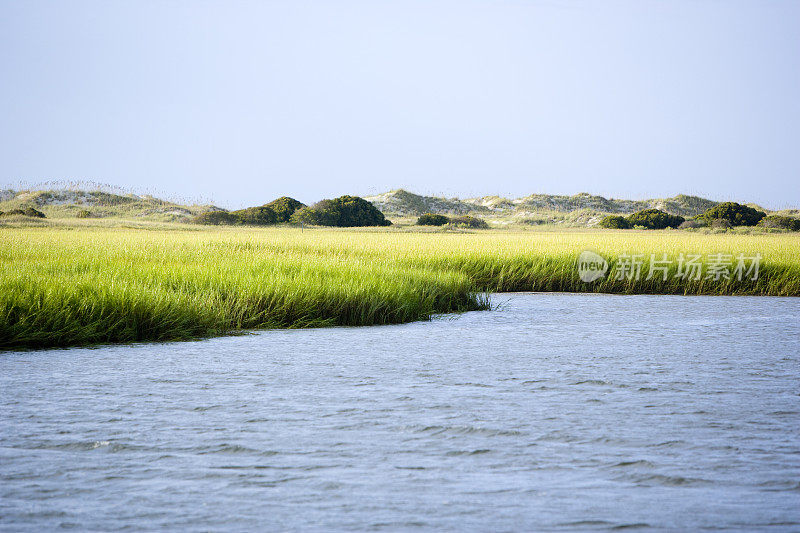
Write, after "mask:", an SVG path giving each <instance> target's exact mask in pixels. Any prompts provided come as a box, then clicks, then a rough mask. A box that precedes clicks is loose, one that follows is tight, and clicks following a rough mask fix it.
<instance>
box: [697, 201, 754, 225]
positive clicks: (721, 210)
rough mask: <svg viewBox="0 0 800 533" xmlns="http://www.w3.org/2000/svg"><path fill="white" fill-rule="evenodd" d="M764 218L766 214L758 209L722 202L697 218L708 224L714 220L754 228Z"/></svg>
mask: <svg viewBox="0 0 800 533" xmlns="http://www.w3.org/2000/svg"><path fill="white" fill-rule="evenodd" d="M765 216H767V214H766V213H764V212H763V211H759V210H758V209H753V208H752V207H748V206H746V205H742V204H737V203H736V202H723V203H721V204H719V205H715V206H714V207H712V208H711V209H709V210H707V211H706V212H705V213H703V214H702V215H699V217H698V218H703V219H704V220H705V221H706V222H708V223H712V222H713V221H714V220H727V221H728V222H729V223H730V225H731V226H755V225H756V224H758V222H759V221H760V220H761V219H762V218H764V217H765ZM712 226H713V224H712Z"/></svg>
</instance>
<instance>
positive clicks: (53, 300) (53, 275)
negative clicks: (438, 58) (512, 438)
mask: <svg viewBox="0 0 800 533" xmlns="http://www.w3.org/2000/svg"><path fill="white" fill-rule="evenodd" d="M585 249H590V250H594V251H596V252H598V253H600V254H601V255H602V256H603V257H605V258H606V259H608V261H609V263H610V268H609V272H608V274H607V275H606V276H605V277H604V278H601V279H599V280H597V281H594V282H592V283H585V282H583V281H581V280H580V279H579V277H578V272H577V268H576V259H577V257H578V255H579V254H580V252H581V251H582V250H585ZM719 253H721V254H723V256H722V259H723V260H728V259H730V265H729V266H726V267H725V268H726V269H727V271H728V273H729V279H726V278H725V276H724V275H723V276H719V279H714V278H713V277H711V278H709V279H706V274H707V272H706V271H703V275H702V277H701V279H699V280H696V279H691V280H687V279H685V278H678V277H676V275H675V274H676V273H677V268H678V264H677V263H678V262H677V259H678V257H679V256H680V254H684V256H685V258H688V256H689V255H690V254H697V255H700V256H701V260H702V261H703V262H705V267H706V270H708V267H709V263H711V262H714V261H716V262H718V263H719V261H717V260H718V259H720V258H719V257H717V258H716V259H715V254H719ZM622 254H638V255H640V256H641V259H642V261H643V265H642V267H641V268H642V274H641V276H640V277H639V279H636V278H635V277H634V276H631V277H630V279H629V276H623V278H622V279H615V278H616V277H617V276H616V275H615V272H618V270H619V268H618V267H619V266H620V264H621V262H622V261H625V259H624V257H625V256H624V255H622ZM651 254H655V255H656V257H657V258H659V259H661V258H663V254H667V258H668V259H670V260H671V261H672V263H671V264H670V265H669V269H668V271H667V280H666V281H665V280H664V279H663V275H664V272H663V271H656V272H655V274H656V275H654V276H652V277H651V279H647V277H648V276H647V274H648V272H649V261H650V257H651ZM756 254H760V256H761V259H760V264H759V272H758V278H757V279H755V280H753V279H750V278H751V277H753V276H752V274H753V273H752V271H751V272H750V274H749V275H743V276H742V280H739V279H737V275H736V273H735V267H736V265H737V257H738V256H739V255H742V256H743V257H746V258H750V257H754V256H756ZM621 255H622V257H623V259H620V256H621ZM726 255H727V256H730V257H729V258H728V257H725V256H726ZM662 265H663V264H662ZM748 265H749V263H748ZM615 269H616V270H615ZM503 291H568V292H607V293H621V294H689V295H693V294H733V295H774V296H800V238H799V237H798V236H797V234H788V233H784V234H764V235H742V234H731V233H726V234H703V233H692V232H686V231H614V230H571V231H570V230H561V231H503V230H489V231H477V232H473V233H452V232H450V233H448V232H409V231H403V230H402V229H395V228H385V229H308V228H306V229H304V230H302V229H299V228H291V227H273V228H264V229H248V228H242V227H236V228H222V229H218V228H210V229H209V228H197V227H189V226H179V225H175V226H166V225H164V226H157V225H156V226H152V227H148V226H141V227H139V228H131V227H123V226H120V227H102V226H99V225H91V224H87V225H69V224H64V225H50V226H46V227H5V228H0V348H3V349H16V348H36V347H47V346H75V345H85V344H97V343H114V342H133V341H167V340H179V339H189V338H197V337H203V336H210V335H222V334H229V333H233V332H236V331H240V330H247V329H258V328H298V327H316V326H333V325H347V326H363V325H374V324H390V323H401V322H408V321H413V320H424V319H428V318H430V317H431V316H432V315H435V314H439V313H448V312H460V311H467V310H478V309H487V308H488V304H489V300H488V297H487V296H486V293H489V292H503Z"/></svg>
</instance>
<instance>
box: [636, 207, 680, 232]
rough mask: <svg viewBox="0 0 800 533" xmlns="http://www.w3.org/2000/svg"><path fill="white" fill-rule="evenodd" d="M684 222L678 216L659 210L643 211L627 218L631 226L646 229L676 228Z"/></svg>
mask: <svg viewBox="0 0 800 533" xmlns="http://www.w3.org/2000/svg"><path fill="white" fill-rule="evenodd" d="M684 220H685V219H684V218H683V217H682V216H680V215H670V214H669V213H665V212H664V211H662V210H660V209H643V210H642V211H637V212H636V213H633V214H632V215H630V216H628V222H629V223H630V225H631V226H633V227H636V226H640V227H643V228H646V229H665V228H677V227H678V226H680V225H681V224H682V223H683V221H684Z"/></svg>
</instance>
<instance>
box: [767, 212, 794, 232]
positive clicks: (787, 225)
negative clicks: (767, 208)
mask: <svg viewBox="0 0 800 533" xmlns="http://www.w3.org/2000/svg"><path fill="white" fill-rule="evenodd" d="M758 225H759V226H761V227H764V228H777V229H788V230H789V231H800V220H798V219H796V218H792V217H787V216H783V215H767V216H765V217H764V218H762V219H761V220H759V221H758Z"/></svg>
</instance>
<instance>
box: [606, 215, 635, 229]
mask: <svg viewBox="0 0 800 533" xmlns="http://www.w3.org/2000/svg"><path fill="white" fill-rule="evenodd" d="M598 226H600V227H601V228H607V229H630V228H631V223H630V222H628V219H627V218H626V217H623V216H620V215H609V216H607V217H605V218H604V219H603V220H601V221H600V224H598Z"/></svg>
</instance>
